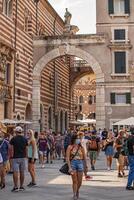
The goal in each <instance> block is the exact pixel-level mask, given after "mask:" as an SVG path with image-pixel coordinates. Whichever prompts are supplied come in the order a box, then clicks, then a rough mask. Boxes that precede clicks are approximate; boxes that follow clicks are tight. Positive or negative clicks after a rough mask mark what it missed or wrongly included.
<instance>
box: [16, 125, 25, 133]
mask: <svg viewBox="0 0 134 200" xmlns="http://www.w3.org/2000/svg"><path fill="white" fill-rule="evenodd" d="M15 132H18V133H22V132H23V129H22V128H21V126H16V128H15Z"/></svg>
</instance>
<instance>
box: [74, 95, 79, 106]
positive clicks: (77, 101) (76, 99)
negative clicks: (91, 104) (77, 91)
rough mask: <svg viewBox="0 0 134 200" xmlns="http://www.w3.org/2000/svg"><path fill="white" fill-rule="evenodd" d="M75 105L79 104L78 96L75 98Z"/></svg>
mask: <svg viewBox="0 0 134 200" xmlns="http://www.w3.org/2000/svg"><path fill="white" fill-rule="evenodd" d="M75 103H76V104H78V103H79V98H78V96H76V97H75Z"/></svg>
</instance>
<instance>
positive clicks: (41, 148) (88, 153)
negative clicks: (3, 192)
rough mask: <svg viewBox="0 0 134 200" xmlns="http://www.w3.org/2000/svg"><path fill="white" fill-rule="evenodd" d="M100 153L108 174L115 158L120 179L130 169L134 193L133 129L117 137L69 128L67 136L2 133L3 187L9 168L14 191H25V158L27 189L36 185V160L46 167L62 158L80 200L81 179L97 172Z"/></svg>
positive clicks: (0, 185)
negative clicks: (104, 159) (6, 134)
mask: <svg viewBox="0 0 134 200" xmlns="http://www.w3.org/2000/svg"><path fill="white" fill-rule="evenodd" d="M101 151H103V152H104V154H105V157H106V165H107V170H108V171H110V170H111V169H112V162H113V158H115V159H116V164H117V176H118V177H119V178H123V177H125V176H126V174H125V169H129V174H128V182H127V185H126V189H127V190H134V129H133V128H131V130H130V132H128V131H126V130H123V129H122V130H120V131H119V133H118V134H115V133H113V132H112V130H109V131H107V130H106V129H104V130H101V129H99V130H98V131H96V130H95V129H92V130H90V131H88V130H83V131H80V130H70V129H69V130H68V131H67V132H66V133H65V134H60V133H57V134H56V133H55V132H52V131H51V130H49V131H44V132H41V133H39V134H38V133H37V132H35V133H34V132H33V131H32V130H31V129H30V130H28V131H27V133H26V134H23V129H22V127H21V126H17V127H16V128H15V130H14V134H13V135H10V136H8V137H7V136H5V134H4V133H3V132H2V130H0V188H1V189H3V188H5V186H6V184H5V177H6V174H7V172H8V171H9V170H7V169H8V168H9V167H7V166H9V165H10V172H13V183H14V186H13V189H12V192H18V191H23V190H25V188H24V179H25V173H24V172H25V169H26V158H27V161H28V171H29V174H30V177H31V181H30V183H29V184H28V185H27V186H28V187H33V186H36V184H37V180H36V173H37V172H36V167H35V163H36V161H37V160H38V161H39V164H40V165H41V168H44V167H45V164H46V163H50V164H53V161H54V160H55V159H57V160H61V159H63V162H67V163H68V167H69V173H70V175H71V177H72V186H73V193H74V196H73V199H74V200H77V199H78V198H79V190H80V187H81V184H82V179H83V177H84V178H85V180H87V181H88V180H90V179H91V178H92V177H91V176H89V175H88V171H90V170H96V161H97V158H98V157H99V154H100V152H101ZM89 161H90V165H89V163H88V162H89ZM89 166H90V167H89Z"/></svg>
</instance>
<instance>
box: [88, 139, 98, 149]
mask: <svg viewBox="0 0 134 200" xmlns="http://www.w3.org/2000/svg"><path fill="white" fill-rule="evenodd" d="M97 149H98V144H97V141H96V138H95V139H91V141H90V143H89V150H97Z"/></svg>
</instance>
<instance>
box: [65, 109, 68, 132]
mask: <svg viewBox="0 0 134 200" xmlns="http://www.w3.org/2000/svg"><path fill="white" fill-rule="evenodd" d="M67 128H68V113H67V112H65V130H67Z"/></svg>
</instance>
